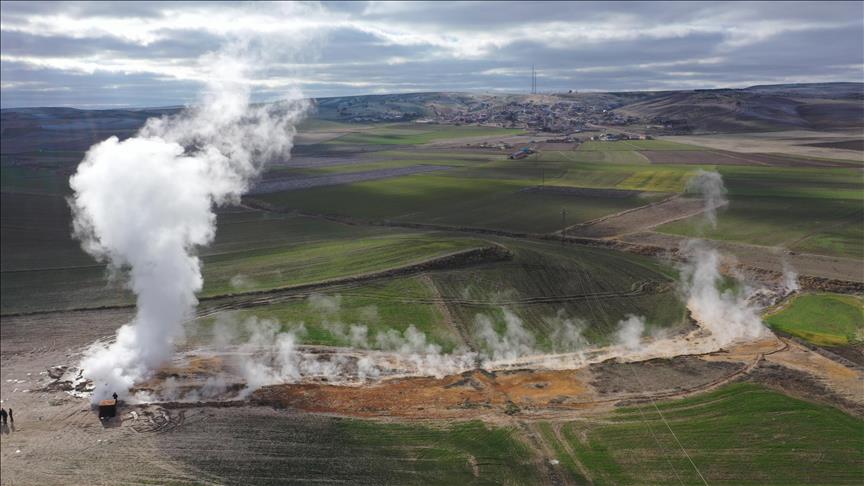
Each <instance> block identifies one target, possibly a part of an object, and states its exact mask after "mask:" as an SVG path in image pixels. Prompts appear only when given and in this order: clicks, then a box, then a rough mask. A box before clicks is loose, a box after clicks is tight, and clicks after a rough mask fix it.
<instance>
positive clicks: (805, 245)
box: [658, 196, 864, 258]
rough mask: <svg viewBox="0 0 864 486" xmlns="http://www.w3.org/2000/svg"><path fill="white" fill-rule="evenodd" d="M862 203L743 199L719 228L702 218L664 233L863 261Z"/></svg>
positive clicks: (723, 214) (678, 223)
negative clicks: (782, 248)
mask: <svg viewBox="0 0 864 486" xmlns="http://www.w3.org/2000/svg"><path fill="white" fill-rule="evenodd" d="M862 218H864V208H862V206H861V202H860V201H854V200H844V199H802V198H785V197H749V196H739V197H733V198H732V199H731V200H730V204H729V206H728V209H721V210H720V216H719V217H718V221H717V228H716V229H711V228H706V227H705V225H704V223H703V222H702V218H701V217H693V218H690V219H685V220H681V221H676V222H673V223H669V224H666V225H663V226H660V227H659V228H658V231H660V232H661V233H669V234H677V235H683V236H693V237H699V236H704V237H706V238H712V239H717V240H727V241H740V242H744V243H754V244H757V245H767V246H785V247H786V248H789V249H792V250H799V251H808V252H812V253H819V254H826V255H837V256H846V257H854V258H864V228H862V227H861V224H860V222H861V220H862Z"/></svg>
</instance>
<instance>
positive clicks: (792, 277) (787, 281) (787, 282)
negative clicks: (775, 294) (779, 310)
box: [782, 260, 801, 294]
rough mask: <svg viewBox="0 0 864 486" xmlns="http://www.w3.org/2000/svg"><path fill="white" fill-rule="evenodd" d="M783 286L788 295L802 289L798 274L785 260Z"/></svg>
mask: <svg viewBox="0 0 864 486" xmlns="http://www.w3.org/2000/svg"><path fill="white" fill-rule="evenodd" d="M782 285H783V289H784V290H785V291H786V293H787V294H790V293H792V292H797V291H798V290H800V289H801V285H799V284H798V272H796V271H795V269H794V268H792V266H791V265H789V263H788V262H787V261H786V260H783V282H782Z"/></svg>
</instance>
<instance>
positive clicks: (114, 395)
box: [111, 392, 117, 400]
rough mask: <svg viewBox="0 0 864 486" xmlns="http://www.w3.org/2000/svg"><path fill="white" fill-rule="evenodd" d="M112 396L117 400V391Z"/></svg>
mask: <svg viewBox="0 0 864 486" xmlns="http://www.w3.org/2000/svg"><path fill="white" fill-rule="evenodd" d="M111 396H112V397H114V400H117V392H114V394H113V395H111Z"/></svg>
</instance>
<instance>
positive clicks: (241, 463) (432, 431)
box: [161, 414, 543, 485]
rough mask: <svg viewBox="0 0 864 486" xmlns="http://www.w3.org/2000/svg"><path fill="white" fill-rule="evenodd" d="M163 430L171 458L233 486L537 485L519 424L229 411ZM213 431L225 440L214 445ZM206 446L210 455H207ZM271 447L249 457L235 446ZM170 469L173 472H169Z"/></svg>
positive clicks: (537, 474) (247, 448) (534, 466)
mask: <svg viewBox="0 0 864 486" xmlns="http://www.w3.org/2000/svg"><path fill="white" fill-rule="evenodd" d="M185 429H186V430H185V431H184V433H183V434H182V435H180V436H179V437H178V434H165V435H163V436H161V437H162V439H161V440H162V441H163V442H164V447H165V448H168V449H170V450H171V453H172V457H174V458H177V459H179V460H181V461H182V462H184V463H186V464H187V465H188V466H189V467H190V468H192V469H193V470H194V471H197V472H198V474H200V475H202V476H204V477H214V478H220V480H219V482H224V483H228V484H248V483H249V482H250V481H252V482H254V483H256V484H285V483H286V482H289V483H290V482H297V481H299V480H301V479H302V480H303V482H315V483H319V482H320V483H328V484H332V483H340V482H345V483H349V484H400V485H401V484H442V485H443V484H504V485H517V484H525V485H527V484H537V483H538V482H540V481H541V480H542V478H543V476H542V474H543V472H542V470H540V469H539V468H538V467H537V464H536V462H535V456H534V454H533V453H532V451H531V450H530V449H529V447H528V446H527V444H526V443H525V442H524V441H523V439H522V438H521V437H519V436H518V430H517V429H516V428H515V427H512V426H510V427H493V426H488V425H484V424H483V423H481V422H476V421H475V422H465V423H456V424H450V425H423V424H412V425H407V424H398V423H379V422H371V421H360V420H349V419H336V418H328V417H315V416H308V415H305V416H299V417H298V416H297V415H295V414H279V415H275V416H274V414H270V415H263V414H255V415H253V416H250V417H225V416H220V417H219V418H216V419H212V418H211V419H208V420H204V421H198V422H196V423H194V424H187V426H186V427H185ZM213 435H216V436H217V437H225V438H226V440H224V441H220V442H218V443H213V442H212V440H208V439H209V438H210V437H212V436H213ZM202 447H206V451H207V452H206V453H202V449H201V448H202ZM238 450H240V451H266V453H264V454H259V455H256V456H255V457H254V458H250V456H249V455H248V454H245V453H244V454H239V453H238V452H237V451H238ZM168 474H170V472H169V473H168Z"/></svg>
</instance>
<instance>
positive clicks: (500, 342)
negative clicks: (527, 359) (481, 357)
mask: <svg viewBox="0 0 864 486" xmlns="http://www.w3.org/2000/svg"><path fill="white" fill-rule="evenodd" d="M502 311H503V312H504V324H505V327H504V333H503V334H499V333H498V332H496V331H495V327H494V323H493V322H492V319H491V318H489V316H487V315H485V314H478V315H477V316H476V317H475V319H474V323H475V332H474V333H475V336H476V337H477V341H478V343H480V344H481V345H482V347H483V348H484V354H485V356H486V357H487V359H488V360H492V361H500V360H508V359H514V358H518V357H520V356H525V355H528V354H533V353H534V352H535V347H534V344H535V342H536V339H535V338H534V335H533V334H531V332H530V331H528V330H527V329H525V327H524V326H523V325H522V320H521V319H519V317H518V316H517V315H516V314H514V313H512V312H510V311H509V310H507V309H502Z"/></svg>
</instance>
